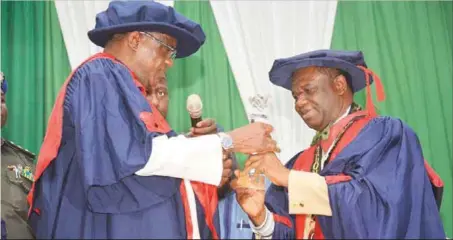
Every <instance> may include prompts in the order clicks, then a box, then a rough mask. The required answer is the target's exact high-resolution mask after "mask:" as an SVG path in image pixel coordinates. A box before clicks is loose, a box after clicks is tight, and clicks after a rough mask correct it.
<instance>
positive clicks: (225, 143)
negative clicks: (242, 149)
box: [217, 133, 233, 151]
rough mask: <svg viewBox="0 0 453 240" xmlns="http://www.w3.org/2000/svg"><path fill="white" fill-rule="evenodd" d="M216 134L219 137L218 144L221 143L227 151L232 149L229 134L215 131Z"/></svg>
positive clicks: (231, 140)
mask: <svg viewBox="0 0 453 240" xmlns="http://www.w3.org/2000/svg"><path fill="white" fill-rule="evenodd" d="M217 136H219V138H220V144H222V148H223V150H225V151H229V150H231V149H233V139H232V138H231V137H230V135H228V134H226V133H217Z"/></svg>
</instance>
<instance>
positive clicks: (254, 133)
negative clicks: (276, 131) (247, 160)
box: [228, 122, 280, 154]
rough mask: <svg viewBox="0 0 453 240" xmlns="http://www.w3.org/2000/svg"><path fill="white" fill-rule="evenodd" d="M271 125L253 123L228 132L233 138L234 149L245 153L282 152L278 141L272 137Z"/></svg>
mask: <svg viewBox="0 0 453 240" xmlns="http://www.w3.org/2000/svg"><path fill="white" fill-rule="evenodd" d="M272 131H273V128H272V126H271V125H268V124H265V123H260V122H256V123H251V124H248V125H246V126H243V127H240V128H238V129H235V130H233V131H231V132H229V133H228V135H230V136H231V138H232V139H233V151H234V152H240V153H245V154H255V153H265V152H280V149H279V148H278V147H277V142H276V141H275V140H273V139H272V137H271V132H272Z"/></svg>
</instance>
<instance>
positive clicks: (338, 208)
mask: <svg viewBox="0 0 453 240" xmlns="http://www.w3.org/2000/svg"><path fill="white" fill-rule="evenodd" d="M269 76H270V80H271V82H272V83H274V84H275V85H277V86H281V87H283V88H285V89H287V90H289V91H291V93H292V96H293V97H294V101H295V110H296V111H297V112H298V113H299V115H300V116H301V117H302V119H303V120H304V122H305V123H306V124H307V125H308V126H309V127H310V128H312V129H314V130H316V131H317V134H316V135H315V137H314V139H313V142H312V144H311V146H310V147H309V148H308V149H305V150H304V151H302V152H300V153H298V154H297V155H296V156H294V157H293V158H292V159H291V160H290V161H289V162H288V163H287V165H286V167H285V166H283V165H282V163H281V162H280V160H279V159H278V158H277V157H276V156H275V154H273V153H265V154H258V155H255V156H252V157H250V158H249V159H248V160H247V162H246V166H245V170H244V171H245V172H248V171H250V170H252V169H253V170H255V171H258V172H262V173H264V174H265V175H266V176H267V177H268V178H269V180H270V181H272V183H273V185H272V186H271V187H270V188H269V189H268V191H267V193H266V195H264V192H262V191H251V190H250V189H244V188H236V189H237V200H238V202H239V204H240V205H241V206H242V208H243V209H244V211H245V212H246V213H247V214H248V216H249V218H250V224H251V227H252V229H253V232H254V234H255V236H256V237H259V238H265V239H270V238H276V239H294V238H297V239H302V238H303V239H307V238H308V239H324V238H326V239H364V238H365V239H367V238H368V239H388V238H391V239H428V238H429V239H445V232H444V228H443V225H442V221H441V218H440V214H439V207H440V203H441V199H442V198H441V197H442V189H443V183H442V180H441V179H440V178H439V176H438V175H437V174H436V173H435V172H434V170H433V169H432V168H431V167H430V166H429V165H428V164H427V162H426V161H425V160H424V158H423V153H422V149H421V146H420V142H419V140H418V137H417V134H416V133H415V132H414V131H413V130H412V129H411V128H410V127H409V126H407V125H406V124H405V123H404V122H403V121H401V120H400V119H396V118H392V117H387V116H377V114H376V112H375V109H374V105H373V102H372V96H371V89H370V84H371V83H373V82H374V83H375V85H376V91H377V97H378V100H381V101H382V100H384V90H383V87H382V84H381V82H380V79H379V77H378V76H377V75H376V74H374V73H373V72H372V71H371V70H370V69H368V68H367V65H366V63H365V59H364V57H363V54H362V52H360V51H335V50H319V51H314V52H309V53H305V54H300V55H297V56H294V57H291V58H287V59H279V60H276V61H275V62H274V65H273V67H272V69H271V71H270V73H269ZM363 88H366V91H367V107H366V110H362V108H361V107H360V106H359V105H357V104H356V103H354V101H353V95H354V93H355V92H357V91H359V90H361V89H363ZM233 185H235V182H233Z"/></svg>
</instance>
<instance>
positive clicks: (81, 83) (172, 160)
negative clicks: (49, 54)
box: [28, 1, 276, 239]
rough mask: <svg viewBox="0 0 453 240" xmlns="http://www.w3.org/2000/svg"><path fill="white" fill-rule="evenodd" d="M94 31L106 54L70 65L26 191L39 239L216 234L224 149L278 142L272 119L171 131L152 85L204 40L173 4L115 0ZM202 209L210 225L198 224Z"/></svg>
mask: <svg viewBox="0 0 453 240" xmlns="http://www.w3.org/2000/svg"><path fill="white" fill-rule="evenodd" d="M88 36H89V38H90V40H91V41H92V42H93V43H95V44H97V45H98V46H101V47H103V48H104V52H103V53H99V54H96V55H94V56H92V57H90V58H89V59H87V60H86V61H85V62H83V63H82V64H81V65H80V66H79V67H77V68H76V70H75V71H74V72H72V74H71V75H70V76H69V77H68V79H67V81H66V82H65V84H64V86H63V88H62V89H61V91H60V93H59V95H58V97H57V100H56V102H55V106H54V109H53V111H52V114H51V116H50V120H49V123H48V129H47V133H46V136H45V139H44V142H43V145H42V147H41V151H40V154H39V157H38V162H37V166H36V172H35V174H34V184H33V186H32V190H31V191H30V194H29V198H28V201H29V204H30V206H31V207H30V212H29V222H30V225H31V226H32V228H33V230H34V232H35V235H36V238H39V239H41V238H43V239H50V238H57V239H67V238H78V239H87V238H91V239H92V238H95V239H97V238H103V239H107V238H114V239H116V238H129V239H134V238H135V239H137V238H145V239H151V238H160V239H168V238H176V239H183V238H197V237H199V238H217V237H218V233H217V232H216V230H215V226H214V213H215V208H216V207H217V185H219V184H220V182H221V178H222V171H223V163H224V161H222V159H223V157H222V156H223V155H226V154H227V153H229V152H242V153H252V152H265V151H269V150H271V151H272V150H275V149H276V143H275V141H274V140H272V139H271V137H270V132H271V131H272V127H270V126H268V125H265V124H250V125H247V126H244V127H242V128H239V129H236V130H233V131H231V132H228V133H223V134H210V135H205V136H200V137H193V138H186V137H185V136H182V135H181V136H176V134H175V133H174V132H173V131H172V130H171V129H170V127H169V126H168V123H167V122H166V121H165V118H164V117H163V116H162V114H161V113H160V112H159V111H158V110H157V109H156V107H155V106H154V105H152V104H150V103H149V102H148V101H147V98H146V97H147V95H148V94H149V93H148V89H149V87H150V85H151V82H153V81H156V80H158V79H160V78H162V77H163V76H165V72H166V70H167V69H168V68H169V67H171V65H172V64H173V59H174V58H175V57H176V58H183V57H187V56H190V55H191V54H193V53H194V52H196V51H197V50H198V49H199V48H200V47H201V45H202V44H203V43H204V41H205V35H204V33H203V30H202V29H201V27H200V26H199V25H198V24H197V23H195V22H193V21H191V20H189V19H187V18H185V17H184V16H182V15H180V14H179V13H177V12H175V11H174V9H173V8H171V7H167V6H164V5H162V4H159V3H156V2H153V1H143V2H137V1H113V2H111V3H110V5H109V7H108V9H107V10H106V11H104V12H101V13H99V14H98V15H97V18H96V27H95V29H93V30H91V31H90V32H89V33H88ZM182 179H184V181H183V180H182ZM195 197H196V199H195ZM200 210H201V211H200ZM200 212H202V213H203V214H204V216H203V217H204V220H205V221H204V223H203V224H204V225H206V226H207V227H206V228H204V227H200V228H198V227H197V226H202V225H203V224H198V223H196V222H193V220H194V219H197V218H193V216H194V215H199V214H200ZM198 219H200V218H198ZM200 221H201V220H200Z"/></svg>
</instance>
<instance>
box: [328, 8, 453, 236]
mask: <svg viewBox="0 0 453 240" xmlns="http://www.w3.org/2000/svg"><path fill="white" fill-rule="evenodd" d="M452 5H453V3H452V2H418V1H417V2H415V1H410V2H409V1H407V2H343V1H341V2H339V3H338V7H337V15H336V21H335V27H334V33H333V40H332V48H333V49H347V50H357V49H358V50H362V51H363V52H364V54H365V58H366V60H367V63H368V66H369V67H370V68H371V69H373V70H374V71H375V72H376V73H377V74H378V75H379V76H380V77H381V79H382V82H383V85H384V88H385V92H386V97H387V99H386V101H385V102H383V103H381V104H378V108H379V112H380V113H381V114H382V115H391V116H395V117H399V118H401V119H403V120H404V121H405V122H406V123H407V124H408V125H409V126H411V127H412V128H413V129H414V130H415V132H416V133H417V134H418V137H419V138H420V141H421V144H422V146H423V154H424V156H425V158H426V160H427V161H428V162H429V163H430V164H431V165H432V166H433V168H434V169H435V170H436V171H437V172H438V173H439V174H440V176H441V177H442V179H443V181H444V183H445V187H444V198H443V202H442V208H441V215H442V219H443V222H444V226H445V229H446V231H447V234H448V236H450V237H451V236H452V235H453V232H452V230H453V228H452V225H453V222H452V215H453V208H452V202H453V198H452V196H453V194H452V180H453V164H452V160H453V156H452V109H453V106H452V102H453V99H452V76H453V71H452V64H453V61H452V33H453V26H452V13H453V7H452ZM373 93H375V91H374V90H373ZM375 99H376V98H375ZM356 100H357V101H358V102H359V103H360V104H364V103H365V101H364V100H365V96H364V92H361V93H359V94H357V96H356Z"/></svg>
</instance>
